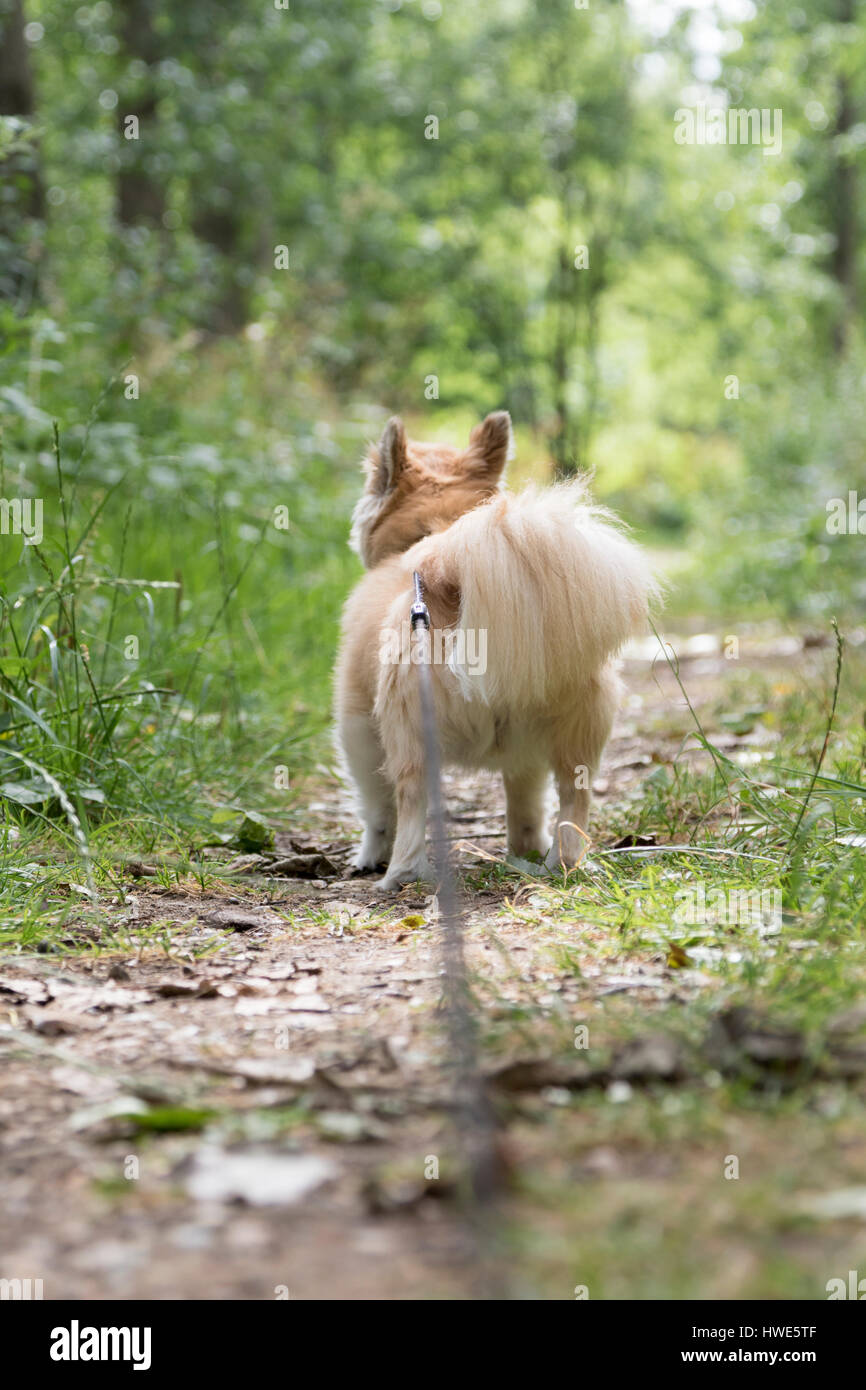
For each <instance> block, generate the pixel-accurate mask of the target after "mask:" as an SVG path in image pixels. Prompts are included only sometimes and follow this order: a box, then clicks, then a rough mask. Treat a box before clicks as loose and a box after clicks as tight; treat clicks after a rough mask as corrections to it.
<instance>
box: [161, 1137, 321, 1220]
mask: <svg viewBox="0 0 866 1390" xmlns="http://www.w3.org/2000/svg"><path fill="white" fill-rule="evenodd" d="M338 1171H339V1170H338V1168H337V1165H336V1164H335V1163H333V1162H332V1161H331V1160H330V1159H327V1158H319V1157H317V1156H316V1155H314V1154H280V1153H268V1152H266V1151H262V1150H257V1149H246V1150H235V1151H229V1150H226V1149H220V1148H216V1147H207V1148H203V1149H200V1150H199V1152H198V1153H197V1154H196V1155H195V1156H194V1158H193V1160H192V1163H191V1165H190V1167H189V1171H188V1172H187V1174H186V1189H187V1191H188V1193H189V1195H190V1196H191V1197H194V1198H195V1199H196V1200H197V1201H200V1202H238V1201H239V1202H248V1203H249V1204H250V1205H251V1206H259V1207H262V1206H292V1205H294V1204H295V1203H296V1202H300V1201H301V1200H302V1199H303V1198H304V1197H307V1196H308V1195H309V1194H310V1193H311V1192H315V1191H316V1189H317V1188H319V1187H322V1186H323V1185H324V1184H325V1183H328V1182H332V1181H333V1180H334V1178H336V1176H337V1173H338Z"/></svg>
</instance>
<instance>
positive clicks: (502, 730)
mask: <svg viewBox="0 0 866 1390" xmlns="http://www.w3.org/2000/svg"><path fill="white" fill-rule="evenodd" d="M511 451H512V430H511V419H510V416H509V415H508V414H507V412H505V411H497V412H495V413H494V414H492V415H488V416H487V418H486V419H485V420H484V421H483V422H482V423H481V424H480V425H477V426H476V427H475V428H474V429H473V430H472V432H471V434H470V437H469V445H468V447H467V448H465V449H456V448H449V447H446V446H444V445H440V444H421V443H417V442H416V441H415V440H410V439H408V438H407V437H406V431H405V429H404V427H403V424H402V421H401V420H399V419H398V418H396V417H395V418H393V419H391V420H389V421H388V423H387V425H386V426H385V430H384V433H383V435H382V438H381V440H380V441H379V443H378V445H376V446H371V448H370V450H369V452H368V455H367V457H366V459H365V460H364V469H365V473H366V485H365V488H364V492H363V494H362V496H361V498H360V500H359V502H358V504H357V506H356V507H355V511H354V515H353V520H352V532H351V540H350V544H351V546H352V547H353V549H355V550H356V551H357V553H358V554H359V555H360V557H361V560H362V561H363V563H364V565H365V567H366V569H367V573H366V575H365V576H364V577H363V578H362V579H361V581H360V583H359V584H358V585H357V587H356V588H355V590H354V592H353V593H352V594H351V595H350V597H349V599H348V601H347V603H346V605H345V609H344V612H343V621H342V636H341V642H340V651H339V656H338V661H337V670H336V724H337V731H338V741H339V746H340V748H341V750H342V755H343V759H344V765H345V767H346V769H347V771H348V774H349V777H350V779H351V781H352V782H353V784H354V787H355V789H356V791H357V796H358V802H359V809H360V815H361V819H362V821H363V827H364V831H363V838H362V840H361V845H360V849H359V851H358V854H357V858H356V861H355V866H354V867H355V871H356V872H359V873H364V872H371V871H375V870H377V869H379V868H380V867H382V866H385V865H387V870H386V872H385V875H384V877H383V878H382V879H381V880H380V882H379V884H378V885H377V886H378V887H380V888H382V889H383V890H391V889H396V888H399V887H401V885H403V884H406V883H411V882H414V881H416V880H421V881H424V882H435V878H434V875H433V873H432V871H431V867H430V864H429V863H428V860H427V854H426V849H425V832H426V818H427V788H426V771H425V755H424V742H423V732H422V726H421V714H420V694H419V689H418V682H419V677H418V672H417V671H416V670H415V669H414V666H415V663H416V660H417V655H418V653H417V647H416V646H415V642H414V640H413V635H412V632H411V628H410V624H409V611H410V608H411V605H412V601H413V573H414V572H417V573H418V574H419V575H420V577H421V580H422V583H423V588H424V597H425V601H426V603H427V606H428V609H429V612H430V620H431V621H430V638H431V647H432V652H433V661H432V662H431V672H432V677H433V689H434V704H435V711H436V723H437V733H438V738H439V743H440V748H441V753H442V760H443V763H444V764H445V765H452V766H455V765H456V766H461V767H467V768H482V767H483V768H493V769H496V770H498V771H500V772H501V773H502V776H503V780H504V783H505V798H506V824H507V835H508V849H509V851H510V853H511V854H513V855H517V856H520V857H523V858H525V857H526V856H527V855H529V854H531V853H533V852H536V853H537V854H539V855H541V856H542V857H544V861H545V864H546V865H547V867H548V868H549V869H551V870H556V869H558V868H559V867H560V866H565V867H566V868H569V867H572V866H573V865H574V864H575V863H577V862H578V860H579V859H580V858H581V855H582V853H583V852H585V847H586V845H587V843H588V836H587V835H586V830H587V825H588V821H589V811H590V798H591V785H592V780H593V777H594V775H595V773H596V770H597V768H598V764H599V760H600V758H601V754H602V750H603V749H604V746H605V744H606V742H607V739H608V737H609V735H610V731H611V726H612V724H613V720H614V715H615V713H616V710H617V706H618V704H619V701H620V697H621V693H622V686H621V681H620V677H619V675H618V671H617V666H616V661H615V658H616V655H617V653H618V652H619V650H620V648H621V647H622V646H623V644H624V643H625V642H626V641H627V640H628V638H630V637H632V636H635V635H638V634H640V633H643V632H645V631H646V624H647V616H648V611H649V607H650V605H651V604H652V603H653V601H654V600H655V599H656V598H657V597H658V594H659V589H658V586H657V584H656V582H655V580H654V579H653V577H652V574H651V571H650V568H649V565H648V563H647V561H646V558H645V557H644V555H643V553H642V551H641V550H640V549H639V548H638V546H636V545H635V544H634V543H633V542H632V541H630V540H629V539H628V538H627V537H626V536H625V535H624V534H623V530H622V526H621V523H619V522H618V521H617V519H616V518H615V517H614V516H613V515H612V514H611V513H610V512H608V511H606V510H605V509H604V508H601V507H598V506H593V505H592V504H591V502H590V500H589V496H588V480H587V479H586V478H580V479H576V480H572V481H568V482H564V483H559V484H554V485H553V486H551V487H549V488H545V489H537V488H528V489H527V490H525V491H523V492H521V493H519V494H517V495H514V494H509V493H507V492H505V491H504V482H503V478H504V472H505V465H506V461H507V459H508V458H509V456H510V454H511ZM444 639H447V640H444ZM482 639H483V640H482ZM470 646H472V650H473V651H474V654H475V659H474V661H473V662H468V661H467V659H466V655H467V650H468V648H469V647H470ZM437 649H438V651H439V652H440V653H441V657H440V659H438V660H437V658H436V653H437ZM446 652H447V657H446V655H445V653H446ZM551 770H552V771H553V774H554V776H555V779H556V784H557V787H558V791H559V814H558V817H557V822H556V826H555V829H554V834H553V836H552V837H551V835H550V834H549V833H548V830H547V827H546V825H545V819H546V817H545V799H546V793H547V789H548V785H549V779H550V772H551Z"/></svg>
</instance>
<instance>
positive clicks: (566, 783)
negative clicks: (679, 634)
mask: <svg viewBox="0 0 866 1390" xmlns="http://www.w3.org/2000/svg"><path fill="white" fill-rule="evenodd" d="M621 692H622V685H621V682H620V679H619V676H618V675H617V673H616V671H615V669H614V668H613V667H612V666H609V667H605V669H604V670H603V671H601V672H600V673H599V674H598V675H597V676H594V677H593V678H592V680H590V681H589V683H588V684H587V686H586V687H585V688H584V690H583V691H581V692H580V694H579V695H578V696H577V698H576V699H575V702H574V705H573V707H572V709H571V711H570V712H569V714H568V716H567V717H566V718H563V719H561V720H559V721H558V722H557V724H556V726H555V727H554V730H553V770H554V773H555V775H556V781H557V786H558V789H559V815H558V816H557V818H556V826H555V828H554V832H553V844H552V845H551V847H550V850H549V852H548V855H547V858H546V860H545V863H546V864H547V867H548V868H549V869H552V870H556V869H559V868H560V867H562V866H564V867H565V868H572V867H573V866H574V865H575V864H576V863H577V862H578V860H579V859H580V858H581V857H582V855H583V854H584V853H585V851H586V849H587V847H588V845H589V837H588V836H587V835H586V831H587V829H588V826H589V809H590V805H591V802H592V782H593V778H594V777H595V775H596V773H597V771H598V765H599V763H600V761H601V755H602V753H603V752H604V746H605V744H606V743H607V740H608V738H609V737H610V731H611V728H612V727H613V721H614V717H615V715H616V711H617V706H618V705H619V700H620V695H621ZM581 831H583V832H584V833H583V834H581Z"/></svg>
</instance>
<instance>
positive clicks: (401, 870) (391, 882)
mask: <svg viewBox="0 0 866 1390" xmlns="http://www.w3.org/2000/svg"><path fill="white" fill-rule="evenodd" d="M435 882H436V875H435V874H434V872H433V870H432V868H431V867H430V864H429V863H428V861H427V860H426V859H419V860H416V861H415V862H414V863H412V864H404V865H402V866H401V865H399V864H398V865H393V864H392V865H391V866H390V868H389V869H388V872H387V873H386V875H385V877H384V878H380V879H379V882H378V883H377V884H376V888H377V889H378V890H379V892H380V893H394V892H396V891H397V890H398V889H400V888H404V887H405V886H406V884H407V883H428V884H434V883H435Z"/></svg>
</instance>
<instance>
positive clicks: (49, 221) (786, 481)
mask: <svg viewBox="0 0 866 1390" xmlns="http://www.w3.org/2000/svg"><path fill="white" fill-rule="evenodd" d="M0 34H2V42H0V169H2V198H0V251H2V259H0V296H2V299H0V326H2V329H3V331H4V341H5V348H6V358H5V362H4V364H3V365H4V368H5V374H4V384H5V386H6V388H7V389H6V393H5V397H0V399H4V400H5V409H6V412H7V414H9V415H10V416H11V417H12V419H13V421H14V419H17V418H19V417H22V418H23V417H26V414H27V411H28V409H30V410H33V409H38V410H41V411H43V412H44V413H46V414H49V413H56V414H60V415H61V416H62V417H64V418H67V419H70V418H74V417H75V414H76V412H77V413H78V414H79V416H82V415H86V413H87V411H88V410H89V409H90V408H91V406H92V405H93V402H94V401H95V400H97V399H99V398H100V397H102V399H103V405H102V406H101V407H100V412H99V415H100V420H101V421H102V422H103V423H104V424H106V425H107V424H108V423H109V421H110V419H111V417H112V411H113V405H112V402H116V403H117V406H118V409H117V411H116V412H115V414H116V415H117V417H118V418H117V420H116V421H115V423H116V425H117V428H118V429H121V433H123V430H125V431H126V435H125V436H124V437H125V438H126V440H127V445H125V446H124V447H127V448H128V447H131V446H129V439H130V437H131V434H132V433H135V434H136V436H137V438H138V440H139V442H140V441H141V440H143V439H146V438H149V439H150V440H151V443H152V442H153V440H154V439H155V438H156V437H157V436H158V435H159V432H160V430H162V429H165V428H168V427H169V426H170V425H172V422H174V424H173V426H172V427H175V428H178V429H183V430H188V429H189V412H190V408H191V407H192V406H193V405H194V404H195V403H196V402H202V403H204V402H205V401H207V400H210V401H211V413H210V417H209V418H210V421H211V425H212V434H211V435H210V436H209V435H208V426H207V424H206V423H205V419H206V418H207V416H206V413H205V414H204V415H203V416H202V418H201V419H199V420H198V421H197V423H196V426H195V428H196V429H197V430H198V431H199V437H200V439H201V438H202V437H204V439H205V440H206V443H207V445H208V447H211V448H214V449H217V450H218V449H219V444H218V442H217V436H218V434H219V431H220V429H222V423H220V424H219V425H218V424H217V421H218V419H219V418H220V417H219V410H218V408H217V407H216V406H214V405H213V401H214V399H215V398H216V399H218V400H219V401H220V402H221V405H222V406H223V407H225V408H228V405H229V403H230V402H231V401H232V400H235V401H236V400H237V398H238V397H239V396H240V397H242V398H243V400H244V402H245V409H246V410H247V412H248V413H249V414H251V416H252V417H254V418H253V420H252V428H253V429H255V428H256V427H257V420H258V421H261V422H264V421H265V420H266V419H267V420H269V421H271V420H274V419H276V418H278V416H277V415H275V413H274V412H275V411H277V410H278V408H279V403H280V402H282V405H283V409H284V411H285V420H286V424H287V427H288V426H289V423H290V421H289V416H290V405H289V403H290V402H295V405H297V404H298V402H299V401H300V400H301V399H303V400H304V402H305V404H304V405H303V407H302V409H303V411H305V412H306V413H307V414H308V415H309V414H311V413H312V414H313V415H316V416H318V417H319V419H320V423H321V421H332V422H333V421H335V420H337V419H339V418H342V417H345V419H347V420H353V421H355V422H356V423H357V424H359V425H360V424H361V423H363V424H364V425H365V428H366V426H367V425H368V424H369V421H370V420H371V419H373V420H375V419H376V416H377V412H380V411H391V410H401V411H403V412H404V413H406V414H407V415H408V416H409V417H410V420H411V421H412V423H413V425H415V427H416V428H417V429H418V430H419V431H425V432H426V433H428V434H429V433H436V432H437V431H438V432H440V433H443V434H446V435H447V434H449V433H451V432H453V431H454V430H455V429H457V428H459V429H463V428H465V427H466V426H467V425H468V423H469V422H470V421H471V420H472V419H474V418H475V417H476V416H478V415H480V414H483V413H484V411H486V410H488V409H490V408H493V407H496V406H503V405H504V406H507V407H508V408H509V409H510V410H511V411H512V414H513V416H514V419H515V422H516V425H517V427H518V437H519V438H520V439H521V441H522V442H521V450H520V459H521V460H523V459H524V458H526V459H531V458H534V459H535V460H536V461H537V465H538V470H540V471H541V472H543V471H544V470H545V469H548V470H552V469H556V470H558V471H560V472H568V471H571V470H573V469H576V468H585V467H593V468H595V469H596V471H597V477H598V487H599V490H600V491H601V492H602V493H603V494H604V495H605V496H607V497H609V498H611V499H612V500H614V501H615V502H617V503H618V504H619V505H621V506H623V509H624V510H625V512H626V514H627V515H628V516H629V518H630V519H631V520H632V521H633V522H636V523H638V524H639V525H641V526H643V527H644V528H645V529H646V530H647V531H648V532H649V533H651V534H653V535H655V536H656V537H657V538H658V539H659V542H660V544H662V545H665V546H667V545H670V546H671V547H675V548H677V549H680V548H683V547H684V546H685V545H686V544H687V543H688V539H689V537H698V536H700V534H701V533H702V532H712V534H713V537H714V541H715V540H719V541H723V542H724V545H723V551H721V552H720V553H719V555H718V556H717V557H716V559H715V560H714V569H713V583H714V586H715V588H714V592H716V593H721V592H724V593H727V594H729V596H731V597H733V598H734V599H735V600H741V601H743V602H750V601H751V600H752V599H753V598H756V597H760V596H761V595H762V594H765V593H777V592H778V594H782V596H783V597H784V601H785V604H786V605H787V607H788V608H789V609H791V610H793V611H800V610H802V609H804V610H805V611H811V610H814V611H815V612H816V613H818V612H821V611H824V609H825V608H826V607H827V606H828V605H829V604H830V603H831V595H830V593H829V590H828V586H826V585H825V584H824V583H823V580H822V581H821V582H820V583H818V585H817V590H816V581H818V580H819V578H820V576H822V575H823V574H824V573H825V572H826V570H825V562H826V560H827V558H828V555H829V551H828V545H827V538H826V535H825V534H824V527H823V512H822V508H823V499H824V498H825V497H826V496H828V495H834V494H835V493H841V492H843V491H846V490H847V489H849V488H857V487H858V486H861V487H864V488H866V464H864V458H863V454H864V441H866V428H864V424H863V411H862V400H863V360H864V359H863V333H862V313H861V311H862V279H863V236H862V228H863V220H864V206H863V204H864V199H866V193H864V178H863V161H864V158H866V155H864V150H866V110H864V106H866V99H864V73H866V29H864V24H863V5H862V3H861V0H808V3H806V0H803V4H802V5H800V6H795V7H794V8H791V7H790V6H789V5H788V4H783V3H782V0H762V2H761V3H760V4H758V3H754V2H753V0H717V3H712V0H706V3H705V2H704V0H670V3H666V4H661V3H655V2H654V0H632V3H628V4H621V5H620V4H617V5H614V4H607V3H602V0H587V3H586V5H585V7H584V6H582V3H581V5H577V4H575V3H574V0H546V3H545V4H544V5H537V4H535V3H532V0H495V2H494V0H479V3H475V4H472V5H467V4H456V3H451V2H450V0H316V3H312V0H291V3H288V0H286V3H285V5H283V3H282V0H275V2H274V0H267V3H266V0H256V3H255V4H253V3H251V0H209V3H207V4H205V3H203V0H187V3H184V4H180V3H179V2H178V3H168V0H112V2H111V3H109V0H97V3H95V4H91V5H81V6H77V7H75V6H70V5H66V4H62V3H60V0H0ZM699 104H705V105H707V106H731V107H742V108H749V109H759V110H760V109H767V110H769V111H771V112H772V111H774V110H779V111H781V113H782V119H783V144H782V150H781V153H779V154H775V155H771V154H767V153H765V152H764V149H763V148H762V147H761V145H759V144H748V145H727V144H726V145H714V146H710V145H680V144H677V143H676V141H675V140H674V129H675V113H676V112H677V110H678V109H680V108H682V107H694V106H697V105H699ZM49 345H50V351H49V350H48V349H49ZM34 363H35V365H34ZM124 364H127V367H128V370H129V371H134V372H135V373H136V374H137V375H138V376H139V377H140V379H141V381H142V383H145V382H146V383H148V385H147V390H146V392H145V394H146V395H147V397H148V399H147V401H146V402H144V400H143V398H142V403H141V404H140V405H139V407H138V408H137V410H136V412H135V413H133V412H131V411H127V412H126V414H125V415H124V414H123V411H124V409H125V406H124V404H123V399H120V400H119V401H118V400H117V397H118V394H119V393H117V392H114V394H112V392H108V393H106V383H107V382H108V381H110V380H111V379H112V378H113V377H114V376H115V375H116V374H117V373H118V372H120V371H121V368H122V367H123V366H124ZM129 364H131V365H129ZM218 380H221V382H222V385H221V386H220V385H218V384H216V383H217V381H218ZM211 381H213V382H214V385H213V386H212V387H211V386H210V385H209V384H208V383H209V382H211ZM157 383H158V385H157ZM257 399H258V400H259V408H258V413H257V408H256V406H255V401H256V400H257ZM298 408H299V409H300V408H301V407H298ZM184 410H185V411H186V415H185V416H184V417H183V418H184V420H185V423H183V421H182V419H181V417H182V416H183V412H184ZM70 412H71V415H70ZM121 421H122V422H123V423H122V425H121V423H120V422H121ZM31 424H32V419H31ZM289 432H290V430H289ZM321 462H323V463H324V465H325V467H327V468H328V469H333V467H334V466H335V461H334V460H333V459H328V460H322V461H321ZM348 462H350V461H349V460H347V464H348ZM339 464H340V461H337V467H338V468H339ZM160 466H162V465H160ZM251 466H252V465H251ZM163 471H166V470H165V468H164V469H163ZM150 476H151V478H152V477H153V470H151V474H150ZM157 476H160V475H159V473H158V471H157ZM828 489H829V492H828ZM768 545H769V552H768V549H767V547H768ZM768 553H769V554H771V555H772V557H773V560H774V567H773V577H772V579H771V580H769V581H768V580H767V579H766V576H765V577H763V578H762V575H761V570H762V568H763V570H764V571H766V568H767V565H766V561H767V555H768ZM804 576H805V580H806V582H805V586H804V592H799V589H800V587H801V581H803V579H804ZM851 583H852V584H854V585H855V586H856V584H857V579H856V576H854V577H853V578H852V579H851ZM700 584H701V576H700V575H697V576H696V577H695V585H696V588H695V591H694V592H695V593H698V592H699V591H700ZM768 584H769V588H768ZM858 592H859V591H858ZM707 593H708V591H707V592H705V593H704V595H703V601H707ZM822 595H823V598H822Z"/></svg>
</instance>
